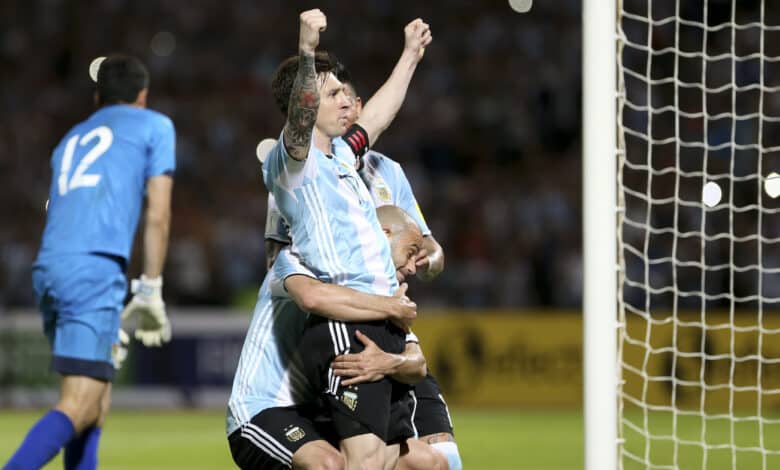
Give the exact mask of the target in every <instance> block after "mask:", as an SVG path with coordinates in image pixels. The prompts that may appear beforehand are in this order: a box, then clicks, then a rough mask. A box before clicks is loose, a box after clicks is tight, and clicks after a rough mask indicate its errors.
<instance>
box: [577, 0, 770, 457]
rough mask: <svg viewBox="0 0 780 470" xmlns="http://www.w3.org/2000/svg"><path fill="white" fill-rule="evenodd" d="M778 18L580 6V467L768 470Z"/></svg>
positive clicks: (636, 0) (674, 7) (712, 7)
mask: <svg viewBox="0 0 780 470" xmlns="http://www.w3.org/2000/svg"><path fill="white" fill-rule="evenodd" d="M774 6H775V5H774V3H772V2H770V1H769V0H756V1H755V2H743V1H741V0H722V1H714V0H704V1H703V2H687V1H684V0H673V1H665V2H661V1H653V0H607V1H604V0H586V1H585V2H584V5H583V41H584V42H583V60H582V62H583V113H584V114H583V116H584V118H583V152H584V160H583V178H584V183H583V191H584V195H583V211H584V228H585V231H584V253H585V268H584V278H585V298H584V308H585V351H584V356H585V421H586V424H585V429H586V431H585V432H586V433H585V447H586V450H585V455H586V468H587V469H588V470H602V469H615V468H616V469H620V470H623V469H683V468H685V469H696V470H705V469H712V468H716V467H717V468H729V469H738V468H739V469H742V468H750V469H761V470H768V469H774V468H780V416H778V415H777V410H778V409H780V348H778V346H777V345H778V344H780V311H779V310H780V225H778V223H779V222H780V201H777V200H776V199H775V198H776V197H778V196H780V175H778V174H777V173H776V172H778V171H780V169H778V167H779V166H780V139H778V138H777V136H778V135H780V48H778V47H777V44H778V40H780V11H778V10H777V9H776V8H773V7H774ZM609 25H611V26H609ZM607 62H608V63H607ZM606 122H613V123H615V127H614V128H612V127H609V126H608V127H605V126H604V125H603V123H606ZM613 131H614V132H613ZM613 139H614V140H613ZM613 157H616V160H613ZM607 180H609V181H607ZM613 191H614V192H613ZM605 227H615V232H614V236H612V237H606V236H603V233H604V231H605ZM613 260H614V263H613ZM607 288H608V289H607ZM608 291H611V293H610V292H608ZM611 338H616V339H617V341H616V342H615V343H613V342H612V341H609V339H611ZM613 346H616V349H612V347H613ZM602 412H604V414H601V413H602ZM613 431H616V434H615V433H613ZM604 436H607V437H608V439H603V438H602V437H604Z"/></svg>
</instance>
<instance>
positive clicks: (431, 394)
mask: <svg viewBox="0 0 780 470" xmlns="http://www.w3.org/2000/svg"><path fill="white" fill-rule="evenodd" d="M345 87H346V91H347V95H348V96H349V97H350V99H351V100H352V102H353V105H352V107H351V108H350V109H351V112H350V114H349V116H348V119H349V120H350V122H355V121H356V120H357V119H358V118H359V117H360V113H361V111H362V100H361V99H360V96H358V94H357V92H356V90H355V87H354V85H353V84H352V83H351V82H350V81H348V80H345ZM356 164H357V167H358V173H359V174H360V177H361V179H362V180H363V182H364V183H365V184H366V187H368V190H369V192H370V193H371V195H372V197H373V199H374V203H375V204H376V206H377V207H382V206H384V205H386V204H392V205H395V206H398V207H400V208H401V209H403V210H404V211H406V213H408V214H409V215H410V216H411V217H412V218H413V219H414V221H415V222H416V223H417V225H418V226H419V227H420V229H421V230H422V234H423V249H422V250H420V253H419V254H418V257H417V261H416V265H417V275H418V277H420V279H423V280H425V281H430V280H432V279H433V278H435V277H436V276H438V275H439V273H441V271H442V270H443V269H444V252H443V250H442V247H441V245H439V243H438V242H437V241H436V239H435V238H434V237H433V234H432V233H431V230H430V228H428V225H427V223H426V222H425V217H423V214H422V211H421V210H420V205H419V204H418V203H417V198H415V196H414V193H413V192H412V187H411V185H410V184H409V180H408V179H407V178H406V175H405V174H404V171H403V169H402V168H401V165H399V164H398V162H396V161H394V160H392V159H390V158H389V157H387V156H385V155H383V154H381V153H379V152H376V151H374V150H369V151H368V152H367V153H366V154H365V155H364V156H363V157H361V158H359V159H358V160H357V163H356ZM277 238H280V237H277ZM394 360H396V359H395V358H394V357H393V356H392V355H391V354H388V353H386V352H384V351H382V350H381V349H379V348H376V349H374V350H372V351H369V352H365V351H364V352H362V353H359V354H356V355H344V356H340V357H337V358H336V360H335V361H334V373H336V375H338V376H344V377H350V376H352V377H354V378H353V379H350V380H349V381H348V382H345V384H353V383H360V382H361V381H364V380H367V379H368V378H369V377H379V376H382V375H392V373H393V369H392V365H393V362H394ZM366 370H369V371H373V374H368V375H366V374H364V373H363V371H366ZM411 393H412V396H413V398H414V404H415V408H414V411H413V423H414V426H415V434H416V435H417V436H418V439H419V440H420V441H422V442H425V443H427V444H430V445H431V446H433V447H434V448H435V449H436V450H437V451H438V452H439V453H441V454H442V455H443V456H444V457H445V458H446V460H447V462H448V467H449V469H450V470H460V468H461V467H462V463H461V459H460V454H459V452H458V447H457V444H456V443H455V438H454V435H453V429H452V419H451V418H450V414H449V410H448V408H447V404H446V402H445V401H444V397H443V395H442V393H441V390H440V388H439V384H438V382H437V381H436V379H435V378H434V377H433V376H432V375H431V374H430V373H428V375H427V376H426V378H425V380H423V381H421V382H419V383H416V384H414V387H413V389H412V391H411ZM409 446H410V451H409V453H407V454H406V455H404V456H403V457H402V458H401V459H400V460H399V464H398V469H399V470H413V469H425V468H428V465H429V462H428V461H427V459H426V456H427V453H425V452H419V451H415V449H418V443H416V442H414V441H410V442H409ZM418 456H419V457H420V458H418Z"/></svg>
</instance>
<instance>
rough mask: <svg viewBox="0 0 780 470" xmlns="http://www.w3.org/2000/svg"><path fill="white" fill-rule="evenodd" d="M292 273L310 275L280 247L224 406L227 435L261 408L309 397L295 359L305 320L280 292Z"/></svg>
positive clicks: (311, 395)
mask: <svg viewBox="0 0 780 470" xmlns="http://www.w3.org/2000/svg"><path fill="white" fill-rule="evenodd" d="M292 274H304V275H308V276H311V275H312V274H311V272H309V271H308V270H307V269H306V268H305V267H304V266H303V265H301V264H300V262H299V261H298V260H297V258H296V257H295V256H293V255H291V254H290V250H289V248H285V249H283V250H281V252H280V253H279V255H278V257H277V258H276V261H275V262H274V266H273V268H272V269H271V270H270V271H269V272H268V274H267V275H266V277H265V279H264V280H263V285H262V286H261V287H260V292H259V293H258V295H257V305H256V306H255V311H254V315H253V317H252V322H251V324H250V326H249V331H248V332H247V335H246V339H244V347H243V348H242V349H241V357H240V358H239V360H238V367H237V369H236V375H235V377H234V378H233V389H232V391H231V393H230V399H229V401H228V409H227V423H226V425H227V426H226V427H227V433H228V435H230V434H231V433H232V432H233V431H235V430H236V429H238V428H239V427H241V425H243V424H245V423H247V422H249V421H250V420H251V419H252V417H253V416H255V415H257V414H258V413H260V412H261V411H263V410H265V409H266V408H272V407H279V406H292V405H295V404H299V403H303V402H307V401H311V400H313V398H314V392H313V391H312V390H311V388H310V387H309V385H308V382H307V381H306V379H305V377H304V376H303V374H302V373H301V369H300V363H299V362H298V358H297V356H296V355H297V353H298V343H299V341H300V338H301V336H302V335H303V330H304V328H305V327H306V320H307V319H308V316H309V315H308V313H305V312H304V311H302V310H301V309H300V308H299V307H298V305H297V304H295V302H293V301H292V299H290V298H289V296H288V295H287V293H286V292H285V291H284V285H283V281H284V279H285V278H287V277H288V276H290V275H292Z"/></svg>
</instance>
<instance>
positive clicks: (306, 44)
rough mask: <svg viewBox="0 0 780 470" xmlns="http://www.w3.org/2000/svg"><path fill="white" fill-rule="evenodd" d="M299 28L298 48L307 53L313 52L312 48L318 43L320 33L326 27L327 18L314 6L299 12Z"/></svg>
mask: <svg viewBox="0 0 780 470" xmlns="http://www.w3.org/2000/svg"><path fill="white" fill-rule="evenodd" d="M300 18H301V30H300V35H299V37H298V48H299V49H300V50H301V51H303V52H305V53H307V54H314V49H316V48H317V45H318V44H319V43H320V33H321V32H323V31H325V28H327V27H328V19H327V18H326V17H325V13H323V12H322V11H320V10H319V9H317V8H315V9H314V10H307V11H304V12H303V13H301V17H300Z"/></svg>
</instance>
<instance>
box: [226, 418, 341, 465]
mask: <svg viewBox="0 0 780 470" xmlns="http://www.w3.org/2000/svg"><path fill="white" fill-rule="evenodd" d="M320 439H323V440H326V441H328V442H330V443H331V444H334V441H333V439H334V438H333V436H332V432H331V431H330V430H329V426H328V425H327V424H324V423H321V422H320V421H319V420H317V418H316V413H315V410H314V409H313V408H310V407H300V406H289V407H284V408H268V409H265V410H263V411H261V412H260V413H258V414H256V415H255V416H254V417H253V418H252V420H251V421H250V422H249V423H245V424H244V425H242V426H241V428H239V429H237V430H236V431H234V432H233V433H232V434H230V436H228V443H229V444H230V453H231V454H232V455H233V461H234V462H235V463H236V465H238V467H239V468H241V469H244V470H250V469H274V470H275V469H283V468H291V467H292V457H293V454H295V452H297V451H298V449H300V448H301V447H302V446H303V445H304V444H306V443H307V442H311V441H317V440H320ZM336 448H338V443H336Z"/></svg>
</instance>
